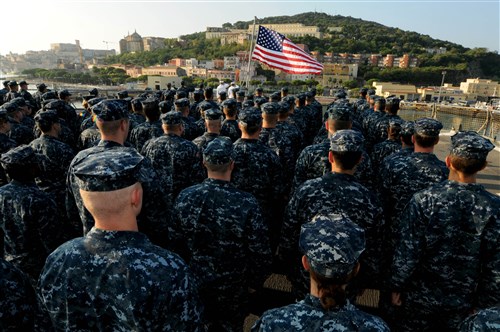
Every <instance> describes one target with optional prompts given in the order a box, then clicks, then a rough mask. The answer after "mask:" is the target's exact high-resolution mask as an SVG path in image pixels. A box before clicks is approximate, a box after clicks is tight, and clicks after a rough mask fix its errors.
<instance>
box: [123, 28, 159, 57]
mask: <svg viewBox="0 0 500 332" xmlns="http://www.w3.org/2000/svg"><path fill="white" fill-rule="evenodd" d="M164 46H165V38H161V37H144V38H143V37H141V35H139V34H138V33H137V31H134V33H133V34H130V35H128V36H125V37H124V38H122V39H120V53H131V52H142V51H154V50H156V49H158V48H162V47H164Z"/></svg>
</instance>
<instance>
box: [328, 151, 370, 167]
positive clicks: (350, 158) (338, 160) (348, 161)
mask: <svg viewBox="0 0 500 332" xmlns="http://www.w3.org/2000/svg"><path fill="white" fill-rule="evenodd" d="M331 152H332V156H333V159H334V160H335V164H337V165H338V166H339V168H341V169H343V170H346V171H348V170H351V169H353V168H354V167H356V165H357V164H358V163H359V162H360V160H361V155H362V154H363V152H361V151H331Z"/></svg>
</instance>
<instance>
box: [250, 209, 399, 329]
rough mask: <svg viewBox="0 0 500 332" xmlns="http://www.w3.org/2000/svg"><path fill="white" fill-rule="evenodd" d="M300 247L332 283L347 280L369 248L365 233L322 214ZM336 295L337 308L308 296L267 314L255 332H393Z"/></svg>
mask: <svg viewBox="0 0 500 332" xmlns="http://www.w3.org/2000/svg"><path fill="white" fill-rule="evenodd" d="M309 220H310V219H309ZM299 246H300V249H301V251H302V253H303V255H304V256H305V257H306V260H307V263H308V265H309V269H310V270H311V271H314V273H315V274H316V275H319V276H322V277H323V278H325V279H331V280H332V282H335V280H345V278H346V276H347V275H348V274H349V273H351V271H353V269H354V268H355V267H356V265H357V263H358V260H359V258H360V255H361V253H362V252H363V250H364V248H365V239H364V231H363V230H362V229H361V228H359V227H358V226H357V225H355V224H353V223H352V222H351V221H350V220H349V219H348V218H345V217H342V216H339V215H321V214H320V215H317V216H316V217H315V218H314V219H312V221H311V222H308V223H306V224H304V225H303V226H302V229H301V232H300V237H299ZM295 264H296V265H297V264H298V261H297V262H295ZM343 283H345V282H343V281H341V282H340V284H343ZM311 287H312V285H311ZM339 288H340V287H339ZM334 292H335V293H337V294H335V293H334V294H331V295H332V296H334V301H335V306H334V307H331V308H328V309H326V308H325V307H324V306H323V305H322V303H321V300H320V299H319V298H318V297H316V296H314V295H312V294H308V295H307V296H306V297H305V299H304V300H302V301H300V302H298V303H295V304H291V305H288V306H286V307H282V308H277V309H271V310H269V311H266V312H265V313H264V314H263V315H262V316H261V318H260V319H259V320H258V321H257V322H256V323H255V325H254V326H253V327H252V331H254V332H255V331H311V332H312V331H389V328H388V327H387V325H386V324H385V323H384V322H383V321H382V320H381V319H380V318H378V317H375V316H372V315H369V314H366V313H364V312H362V311H361V310H359V309H357V308H356V307H354V306H353V305H352V304H351V303H350V302H349V300H347V299H345V296H342V294H341V292H343V290H341V289H337V290H336V291H334Z"/></svg>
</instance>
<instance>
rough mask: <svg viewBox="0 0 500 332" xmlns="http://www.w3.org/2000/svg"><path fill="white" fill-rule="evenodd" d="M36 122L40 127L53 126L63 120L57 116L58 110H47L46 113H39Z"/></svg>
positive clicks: (35, 118)
mask: <svg viewBox="0 0 500 332" xmlns="http://www.w3.org/2000/svg"><path fill="white" fill-rule="evenodd" d="M34 120H35V122H36V123H37V124H40V125H42V126H43V125H49V126H50V125H52V124H53V123H59V122H61V120H60V119H59V116H58V115H57V111H56V110H45V111H40V112H38V113H37V114H36V115H35V117H34Z"/></svg>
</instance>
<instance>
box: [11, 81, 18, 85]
mask: <svg viewBox="0 0 500 332" xmlns="http://www.w3.org/2000/svg"><path fill="white" fill-rule="evenodd" d="M16 85H18V84H17V81H9V86H16Z"/></svg>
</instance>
